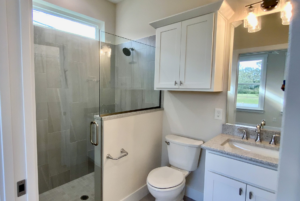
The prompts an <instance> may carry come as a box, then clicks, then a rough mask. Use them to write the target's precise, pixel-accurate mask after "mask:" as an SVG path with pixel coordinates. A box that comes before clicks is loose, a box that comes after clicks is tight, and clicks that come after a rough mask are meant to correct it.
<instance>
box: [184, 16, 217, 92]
mask: <svg viewBox="0 0 300 201" xmlns="http://www.w3.org/2000/svg"><path fill="white" fill-rule="evenodd" d="M213 35H214V14H213V13H211V14H208V15H204V16H201V17H197V18H193V19H190V20H186V21H183V22H182V36H181V64H180V81H181V83H180V88H182V89H210V88H211V79H212V67H213V65H212V61H213V60H212V55H213V53H212V52H213V45H212V44H213Z"/></svg>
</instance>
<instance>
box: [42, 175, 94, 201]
mask: <svg viewBox="0 0 300 201" xmlns="http://www.w3.org/2000/svg"><path fill="white" fill-rule="evenodd" d="M94 180H95V179H94V173H91V174H88V175H85V176H83V177H80V178H78V179H76V180H74V181H71V182H69V183H67V184H64V185H62V186H59V187H57V188H54V189H52V190H50V191H47V192H45V193H42V194H40V201H54V200H55V201H81V199H80V197H81V196H83V195H87V196H89V199H88V200H87V201H95V192H94V191H95V187H94V186H95V181H94Z"/></svg>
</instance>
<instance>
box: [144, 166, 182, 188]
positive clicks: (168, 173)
mask: <svg viewBox="0 0 300 201" xmlns="http://www.w3.org/2000/svg"><path fill="white" fill-rule="evenodd" d="M184 178H185V177H184V175H183V174H182V172H180V171H178V170H174V169H172V168H169V167H160V168H156V169H154V170H152V171H151V172H150V173H149V175H148V178H147V181H148V183H149V184H150V185H151V186H153V187H155V188H173V187H175V186H178V185H180V184H181V183H182V182H183V180H184Z"/></svg>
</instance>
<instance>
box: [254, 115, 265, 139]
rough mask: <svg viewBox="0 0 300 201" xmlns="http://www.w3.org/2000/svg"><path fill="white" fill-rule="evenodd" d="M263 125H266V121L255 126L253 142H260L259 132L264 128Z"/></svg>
mask: <svg viewBox="0 0 300 201" xmlns="http://www.w3.org/2000/svg"><path fill="white" fill-rule="evenodd" d="M265 125H266V121H265V120H263V121H262V122H261V123H260V124H257V126H256V130H255V132H256V133H257V136H256V139H255V142H261V139H260V132H261V130H262V129H263V127H264V126H265Z"/></svg>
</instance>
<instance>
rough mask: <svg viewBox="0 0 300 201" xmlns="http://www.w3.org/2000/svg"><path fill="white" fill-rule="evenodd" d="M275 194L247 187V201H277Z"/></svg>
mask: <svg viewBox="0 0 300 201" xmlns="http://www.w3.org/2000/svg"><path fill="white" fill-rule="evenodd" d="M275 200H276V195H275V194H274V193H271V192H268V191H264V190H261V189H259V188H255V187H253V186H249V185H247V195H246V201H275Z"/></svg>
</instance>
